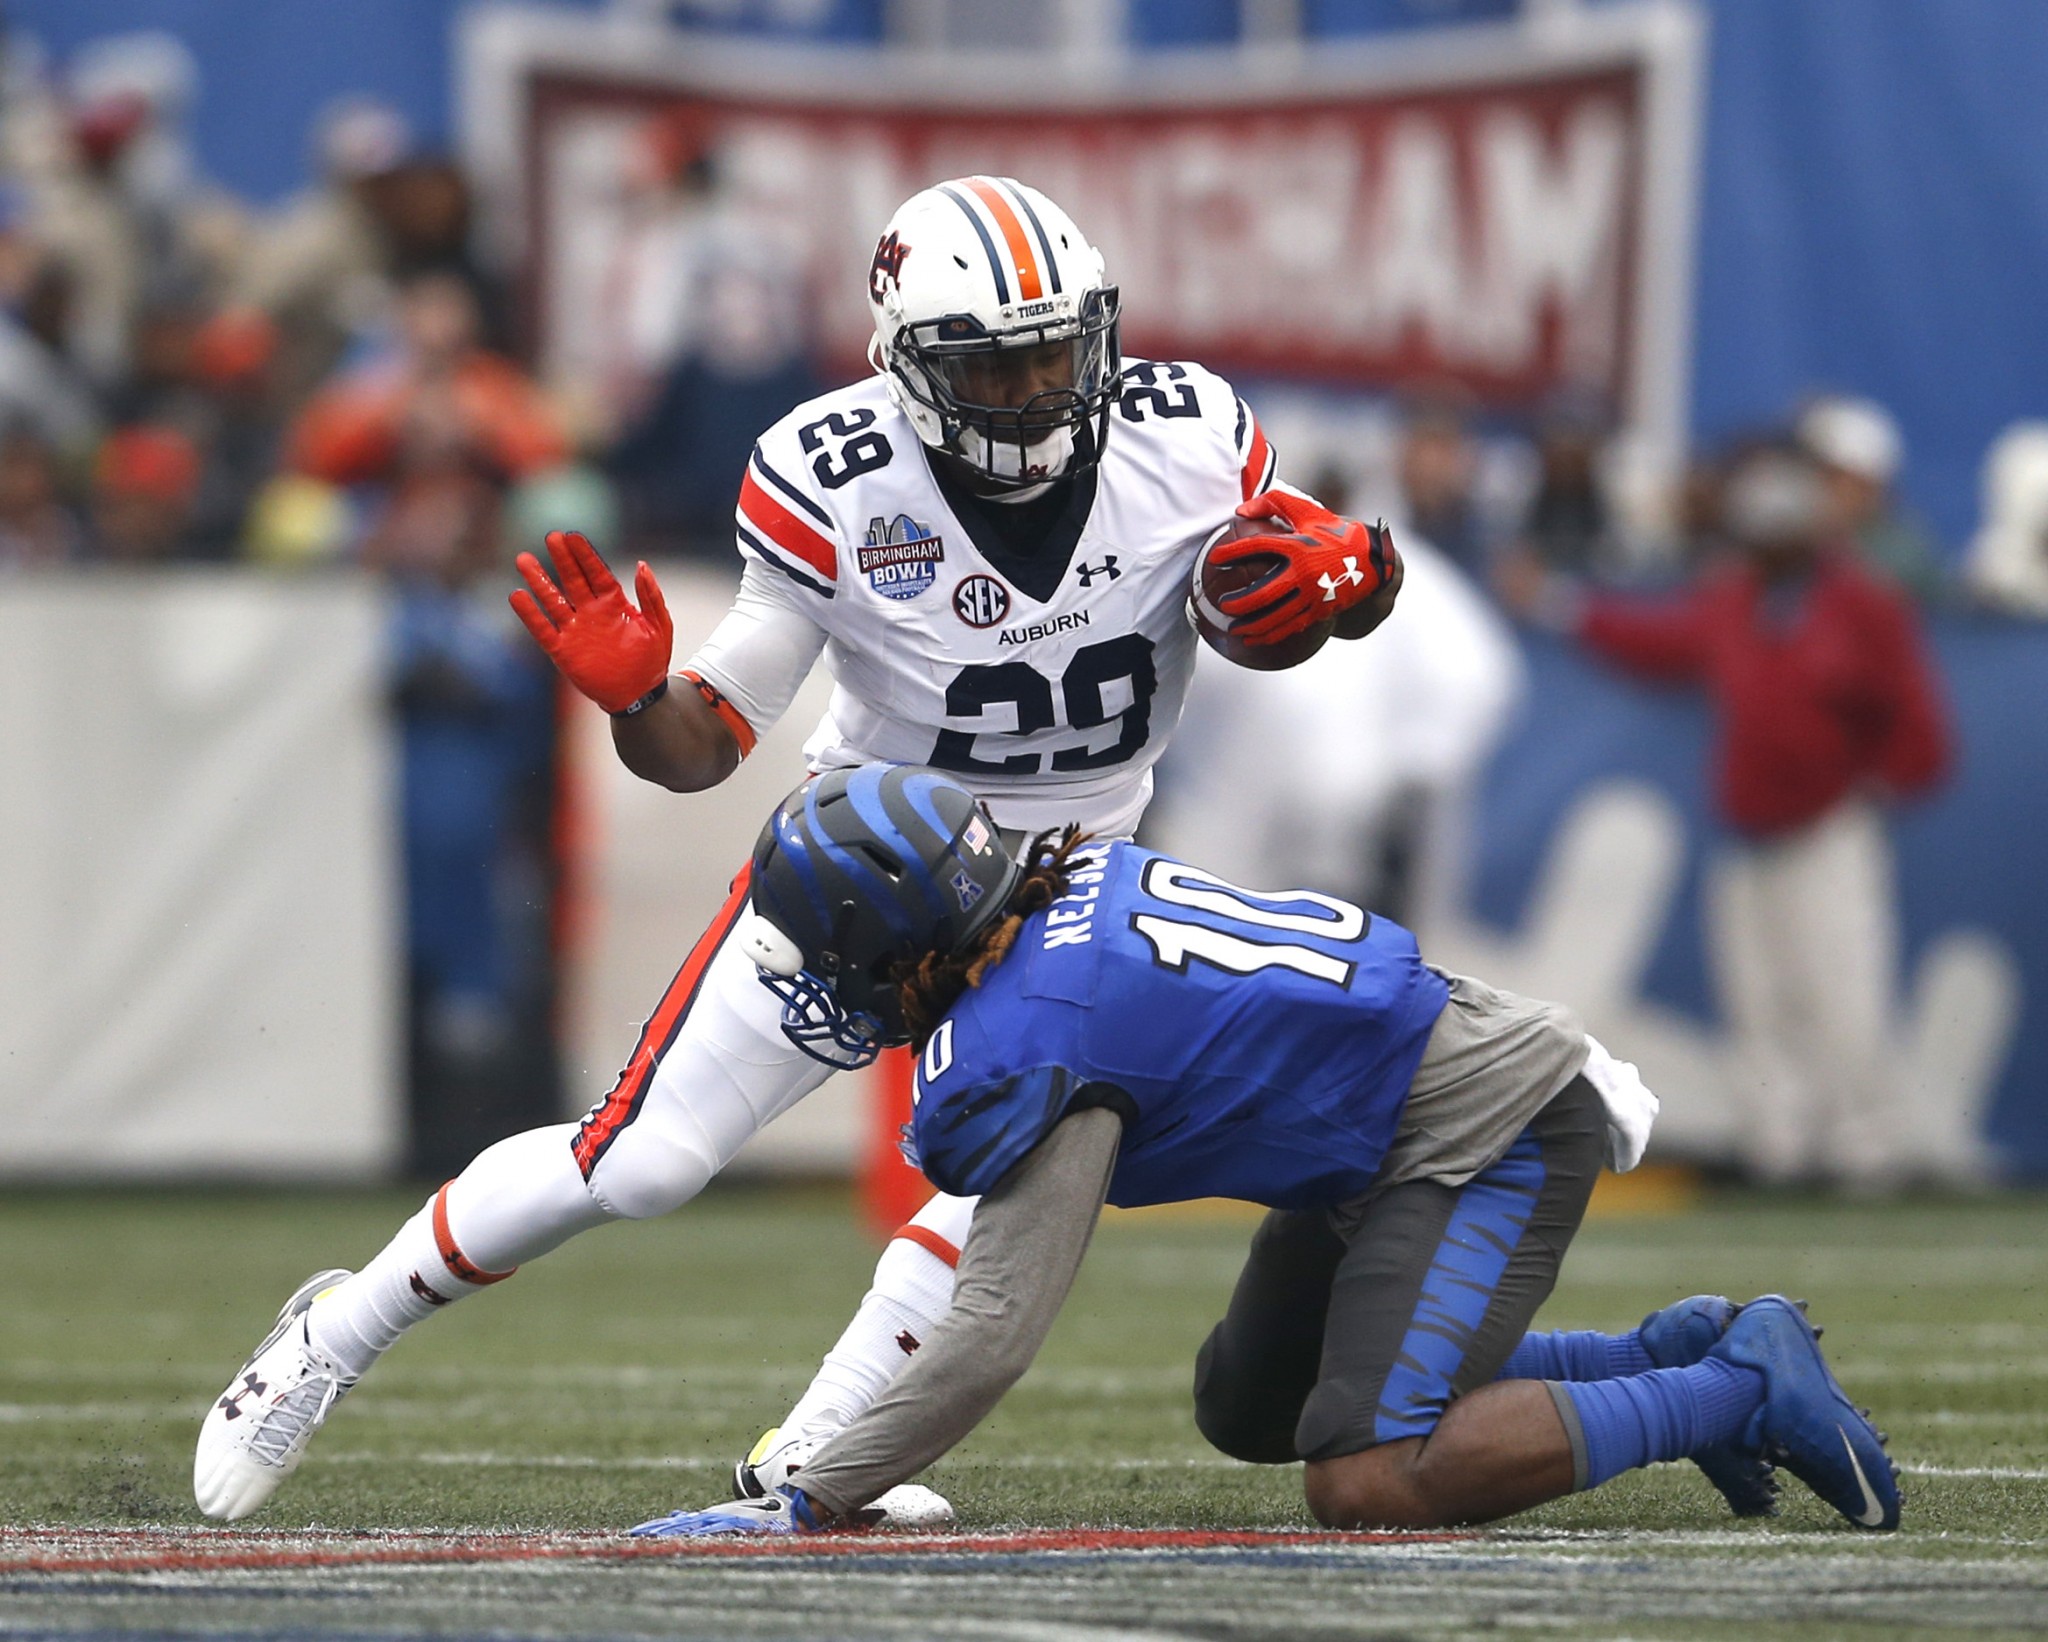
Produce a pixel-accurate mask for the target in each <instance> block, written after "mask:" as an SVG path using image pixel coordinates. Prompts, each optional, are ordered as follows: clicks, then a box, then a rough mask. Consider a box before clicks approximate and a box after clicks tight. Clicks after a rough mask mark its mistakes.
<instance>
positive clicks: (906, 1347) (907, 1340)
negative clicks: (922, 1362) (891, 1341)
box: [896, 1328, 924, 1357]
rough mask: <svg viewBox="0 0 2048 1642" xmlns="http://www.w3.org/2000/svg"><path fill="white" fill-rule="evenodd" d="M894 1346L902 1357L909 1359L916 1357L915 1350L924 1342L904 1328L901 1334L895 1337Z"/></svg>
mask: <svg viewBox="0 0 2048 1642" xmlns="http://www.w3.org/2000/svg"><path fill="white" fill-rule="evenodd" d="M896 1344H897V1345H898V1346H899V1347H900V1348H901V1349H902V1352H903V1355H904V1356H906V1357H910V1356H914V1355H916V1352H917V1348H918V1347H919V1346H921V1345H923V1344H924V1342H923V1341H922V1340H920V1339H919V1338H918V1337H917V1336H916V1335H915V1334H912V1333H911V1332H910V1330H909V1329H907V1328H906V1329H905V1330H904V1331H903V1332H902V1333H901V1334H899V1335H897V1336H896Z"/></svg>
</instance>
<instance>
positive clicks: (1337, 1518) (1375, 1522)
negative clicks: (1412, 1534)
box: [1302, 1437, 1450, 1528]
mask: <svg viewBox="0 0 2048 1642" xmlns="http://www.w3.org/2000/svg"><path fill="white" fill-rule="evenodd" d="M1422 1447H1423V1439H1422V1438H1420V1437H1404V1438H1402V1439H1401V1440H1400V1441H1399V1442H1389V1443H1381V1444H1379V1445H1377V1446H1375V1447H1372V1448H1367V1449H1362V1450H1361V1451H1360V1452H1358V1453H1356V1454H1342V1455H1338V1456H1337V1457H1336V1458H1334V1459H1325V1460H1311V1461H1309V1463H1308V1465H1307V1466H1306V1467H1305V1468H1304V1469H1303V1472H1302V1491H1303V1493H1304V1495H1305V1496H1306V1498H1307V1500H1308V1508H1309V1514H1310V1515H1311V1516H1313V1517H1314V1518H1315V1519H1316V1521H1317V1522H1319V1523H1321V1524H1322V1525H1323V1526H1324V1527H1325V1528H1444V1527H1449V1526H1450V1519H1449V1517H1448V1515H1447V1514H1446V1511H1445V1509H1444V1507H1443V1506H1442V1505H1441V1504H1440V1503H1439V1502H1438V1501H1436V1500H1435V1499H1433V1498H1432V1497H1431V1494H1430V1491H1429V1488H1428V1484H1427V1480H1426V1478H1425V1477H1424V1476H1423V1474H1422V1469H1421V1467H1420V1466H1419V1465H1418V1464H1417V1463H1416V1462H1417V1461H1418V1460H1419V1459H1420V1458H1421V1455H1422Z"/></svg>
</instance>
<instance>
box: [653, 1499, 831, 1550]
mask: <svg viewBox="0 0 2048 1642" xmlns="http://www.w3.org/2000/svg"><path fill="white" fill-rule="evenodd" d="M828 1526H830V1524H828V1523H827V1522H826V1521H825V1520H824V1519H823V1518H821V1517H820V1516H819V1514H818V1508H817V1506H815V1505H814V1504H813V1503H812V1502H811V1498H810V1496H809V1495H808V1494H806V1493H804V1492H803V1490H802V1489H800V1488H786V1487H785V1488H778V1489H776V1490H775V1491H774V1492H773V1493H771V1494H768V1495H766V1496H765V1497H764V1498H761V1499H729V1500H725V1501H724V1502H722V1503H720V1504H718V1505H713V1506H709V1507H707V1508H706V1509H704V1510H702V1511H671V1512H669V1514H668V1515H667V1516H665V1517H656V1518H655V1519H654V1520H653V1521H652V1522H643V1523H641V1524H640V1525H639V1527H637V1528H634V1529H633V1530H631V1532H632V1537H633V1538H635V1539H674V1538H683V1539H704V1538H708V1537H709V1536H711V1535H713V1534H816V1533H822V1532H823V1531H824V1530H825V1528H827V1527H828Z"/></svg>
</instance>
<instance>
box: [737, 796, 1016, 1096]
mask: <svg viewBox="0 0 2048 1642" xmlns="http://www.w3.org/2000/svg"><path fill="white" fill-rule="evenodd" d="M1019 871H1020V869H1019V867H1018V864H1017V862H1016V860H1015V858H1014V857H1013V856H1012V855H1011V854H1010V851H1009V849H1008V848H1007V847H1006V846H1005V845H1004V843H1003V840H1002V837H1001V835H1000V834H999V833H998V832H997V831H996V828H995V824H994V823H993V822H992V821H991V820H990V819H989V817H988V812H987V811H985V810H984V809H983V808H982V807H981V804H980V803H979V801H978V800H977V799H976V798H975V796H974V795H973V794H972V793H970V792H969V791H968V790H967V789H966V788H965V787H963V786H961V785H960V784H959V783H958V782H957V781H954V780H952V779H950V778H949V777H947V776H943V775H940V774H939V773H938V772H937V771H936V770H927V769H921V768H919V767H917V766H915V765H908V764H863V765H860V766H858V767H856V768H854V769H850V770H830V771H827V772H826V773H825V774H823V775H819V776H813V777H812V778H811V779H810V780H809V781H806V782H805V783H804V784H803V785H802V786H801V787H799V788H797V790H796V791H795V792H793V793H791V794H790V795H789V797H788V798H786V799H784V800H783V802H782V804H781V806H780V807H779V808H778V809H777V810H776V812H775V813H774V815H772V816H770V817H769V819H768V824H767V826H765V827H764V828H762V830H761V838H760V842H759V843H757V844H756V845H755V846H754V860H753V892H754V910H753V913H752V915H751V916H749V917H748V918H747V919H745V920H743V921H742V923H741V925H740V927H739V929H738V930H737V931H736V936H737V939H738V940H739V942H740V944H741V948H742V950H744V951H745V952H746V953H747V954H748V955H749V956H750V957H752V958H753V960H754V962H755V964H756V965H757V966H758V967H759V969H760V971H761V981H762V983H763V984H764V985H765V986H767V987H768V988H769V990H771V991H772V992H774V993H775V994H776V995H777V996H778V997H780V998H781V999H782V1004H783V1008H782V1030H783V1033H784V1035H785V1036H786V1037H788V1038H789V1039H790V1041H791V1042H793V1043H795V1044H796V1045H797V1047H798V1048H800V1049H802V1050H803V1051H804V1052H805V1053H806V1054H808V1055H810V1056H812V1057H813V1058H814V1059H817V1060H822V1061H824V1062H825V1063H826V1064H828V1065H831V1066H840V1067H855V1066H865V1065H866V1064H867V1063H868V1062H869V1061H871V1060H873V1059H874V1058H875V1056H876V1055H877V1054H878V1053H879V1052H880V1051H881V1050H882V1049H883V1048H884V1047H886V1046H887V1045H889V1044H891V1043H901V1042H904V1041H906V1035H905V1032H904V1028H903V1016H902V1011H901V1008H900V1007H899V1005H898V1002H897V990H896V982H895V979H894V971H895V968H896V965H897V964H898V963H899V962H900V961H902V960H904V959H907V958H915V957H918V956H921V955H922V954H924V953H926V952H934V951H936V952H953V951H957V950H958V949H959V948H960V947H962V946H964V945H966V944H967V943H968V942H969V941H971V940H972V939H973V938H974V937H975V936H976V935H978V934H980V933H981V931H982V929H983V928H984V926H986V925H987V923H988V922H989V920H990V919H991V918H993V917H994V916H995V915H996V914H997V913H998V912H999V911H1000V910H1001V909H1002V906H1003V903H1004V902H1005V901H1007V900H1008V899H1009V896H1010V891H1011V890H1012V889H1013V888H1014V887H1015V886H1016V882H1017V878H1018V874H1019Z"/></svg>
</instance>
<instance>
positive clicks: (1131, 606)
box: [713, 363, 1274, 835]
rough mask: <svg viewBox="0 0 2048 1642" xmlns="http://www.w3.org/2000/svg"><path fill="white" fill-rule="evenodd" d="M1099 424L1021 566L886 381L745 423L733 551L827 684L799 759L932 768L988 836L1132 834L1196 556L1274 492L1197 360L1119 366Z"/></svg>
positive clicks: (1261, 446)
mask: <svg viewBox="0 0 2048 1642" xmlns="http://www.w3.org/2000/svg"><path fill="white" fill-rule="evenodd" d="M1110 422H1111V431H1110V435H1109V438H1108V440H1107V442H1106V444H1105V447H1104V451H1103V455H1102V460H1101V462H1100V463H1099V464H1098V466H1097V468H1096V470H1095V473H1094V474H1093V476H1092V477H1091V476H1088V475H1085V474H1084V475H1082V476H1081V477H1079V478H1077V479H1076V480H1075V481H1073V483H1074V484H1075V485H1076V486H1078V487H1080V489H1079V492H1078V494H1077V495H1076V499H1075V505H1074V506H1072V507H1070V508H1069V510H1068V511H1069V513H1071V514H1078V512H1079V503H1081V502H1086V503H1087V508H1086V513H1085V516H1084V517H1080V518H1078V521H1076V520H1075V519H1071V518H1070V519H1068V520H1067V521H1066V528H1065V530H1064V532H1062V533H1059V535H1057V536H1056V538H1055V539H1053V540H1049V541H1047V542H1046V543H1045V544H1044V545H1043V547H1042V548H1034V549H1033V558H1034V559H1037V560H1040V561H1041V562H1037V563H1034V564H1032V565H1030V566H1028V567H1026V568H1025V569H1020V567H1019V566H1018V564H1017V562H1016V560H1015V559H1013V558H1007V557H1006V556H1005V555H1004V553H1003V552H1002V551H1000V548H999V547H998V548H994V549H993V550H991V549H987V548H985V547H984V546H983V545H978V544H977V540H976V538H975V536H974V535H972V534H970V525H969V523H967V522H963V514H965V515H967V516H968V518H970V519H972V517H973V509H971V508H970V507H969V506H968V505H966V504H964V503H963V505H962V507H961V508H960V509H958V510H956V509H955V507H954V506H953V505H952V504H951V503H950V502H949V500H948V497H947V494H946V492H945V491H944V490H942V488H941V487H940V485H939V483H938V481H937V480H936V479H935V478H934V476H933V473H932V469H931V466H930V464H929V462H928V461H927V459H926V454H925V449H924V447H923V445H922V444H921V443H920V442H919V441H918V438H917V435H916V432H915V430H914V429H913V428H912V427H911V426H910V423H909V421H908V419H907V418H906V417H904V416H903V414H902V413H901V412H900V411H899V410H897V409H896V407H895V406H894V404H892V403H891V401H890V399H889V395H888V389H887V385H886V383H885V382H884V381H883V380H882V379H880V378H874V379H871V380H869V381H865V382H860V383H857V384H854V385H852V386H850V387H846V388H842V389H839V390H837V391H836V392H833V393H829V394H826V395H824V396H822V397H821V398H818V399H814V400H812V401H810V402H809V403H808V404H805V405H803V406H801V407H799V408H798V409H797V410H796V411H794V412H792V413H791V414H790V415H789V416H788V417H785V418H784V419H783V420H782V421H781V422H778V423H777V424H776V425H775V426H774V427H772V428H770V429H769V430H768V432H767V433H766V434H764V435H763V436H762V438H761V440H760V442H759V444H758V445H756V447H755V449H754V453H753V457H752V459H751V460H750V462H749V464H748V470H747V474H746V478H745V480H744V482H743V483H742V486H741V491H740V500H739V507H738V513H737V523H738V536H739V544H740V550H741V552H742V553H743V554H745V555H746V556H747V557H748V558H749V559H751V560H753V561H755V562H757V563H759V564H761V565H763V566H766V567H768V568H770V569H772V570H774V571H777V572H779V573H780V578H781V579H779V580H778V579H776V578H771V580H772V581H774V582H775V585H776V586H777V588H778V591H779V592H780V594H781V602H783V603H785V604H788V605H792V606H794V607H795V608H797V609H800V610H802V611H803V612H804V613H805V614H806V615H807V616H808V617H809V619H810V620H811V621H812V622H813V623H814V624H815V625H816V627H817V628H819V629H820V630H822V631H823V633H824V634H825V652H826V659H827V662H828V664H829V665H830V667H831V669H832V672H833V675H834V678H835V680H836V688H835V690H834V692H833V695H832V701H831V706H830V708H829V709H828V711H827V714H826V717H825V719H824V721H823V722H822V723H821V724H820V725H819V726H818V729H817V731H816V733H815V734H814V735H813V736H812V737H811V739H810V741H809V742H808V743H807V744H806V746H805V749H804V751H805V756H806V757H807V758H808V759H809V761H810V763H811V766H812V767H813V768H814V769H831V768H837V767H841V766H844V765H849V764H855V763H861V762H865V761H868V760H871V759H889V760H893V761H898V762H904V763H915V764H930V765H933V766H935V767H937V768H939V769H942V770H946V771H948V772H949V773H951V774H953V775H955V776H956V777H958V778H959V779H960V780H962V781H963V782H965V783H966V784H967V785H968V786H969V787H970V788H972V789H973V790H974V791H975V792H976V793H977V794H978V795H979V796H980V797H981V798H982V799H983V800H984V801H985V802H986V803H987V804H988V805H989V808H990V810H991V812H992V813H993V815H994V816H995V819H996V821H997V822H998V824H1000V825H1002V826H1005V827H1012V828H1017V829H1019V830H1025V831H1034V830H1037V829H1040V828H1044V827H1051V826H1056V825H1060V824H1063V823H1065V822H1068V821H1073V822H1078V823H1079V824H1080V825H1081V826H1083V827H1084V828H1086V829H1088V830H1089V831H1092V832H1096V833H1101V834H1107V835H1122V834H1128V833H1129V832H1130V831H1131V830H1132V829H1133V828H1135V826H1136V825H1137V822H1138V818H1139V816H1140V814H1141V813H1142V812H1143V810H1144V807H1145V803H1146V800H1147V799H1148V798H1149V797H1150V796H1151V790H1152V774H1151V771H1152V765H1153V763H1154V762H1155V760H1156V759H1157V758H1158V756H1159V753H1160V751H1161V749H1162V748H1163V747H1164V745H1165V743H1166V741H1167V739H1168V738H1169V737H1170V736H1171V735H1172V733H1173V728H1174V725H1175V724H1176V723H1177V722H1178V721H1179V718H1180V713H1181V706H1182V703H1183V700H1184V698H1185V695H1186V691H1187V685H1188V679H1189V676H1190V674H1191V673H1192V671H1193V668H1194V660H1195V657H1194V646H1195V636H1194V634H1193V632H1192V630H1191V629H1190V627H1189V625H1188V623H1187V620H1186V618H1185V613H1184V606H1185V600H1186V596H1187V589H1188V580H1189V573H1190V570H1191V567H1192V565H1193V561H1194V556H1195V553H1196V551H1197V550H1198V549H1199V547H1200V546H1201V544H1202V542H1203V540H1204V539H1205V538H1206V537H1207V536H1208V535H1209V534H1210V533H1211V532H1212V531H1214V530H1215V529H1216V528H1217V526H1219V525H1220V524H1222V523H1223V522H1224V521H1225V520H1227V519H1228V518H1229V517H1230V515H1231V512H1232V511H1233V510H1234V509H1235V508H1236V507H1237V505H1238V504H1239V503H1240V502H1242V501H1244V500H1245V499H1247V498H1248V497H1250V496H1253V495H1256V494H1257V493H1258V492H1259V491H1261V490H1264V489H1266V488H1268V487H1269V486H1270V485H1271V483H1272V477H1273V467H1274V460H1273V455H1272V452H1271V449H1270V448H1269V446H1268V445H1267V442H1266V439H1265V436H1264V435H1263V434H1262V433H1261V432H1260V431H1259V428H1258V425H1257V423H1256V422H1255V421H1254V420H1253V418H1252V416H1251V413H1250V412H1249V410H1248V409H1247V408H1246V407H1245V405H1244V403H1243V401H1242V400H1240V399H1238V397H1237V396H1236V395H1235V394H1234V393H1233V392H1232V391H1231V388H1230V386H1229V384H1228V383H1226V382H1224V381H1223V380H1222V379H1221V378H1219V377H1217V376H1215V375H1213V374H1211V373H1210V372H1208V371H1206V370H1204V369H1202V368H1201V367H1200V366H1197V365H1179V364H1145V363H1138V364H1134V365H1133V366H1131V367H1130V368H1129V369H1127V371H1126V373H1125V384H1124V388H1123V392H1122V396H1121V398H1120V399H1119V401H1118V403H1117V405H1116V406H1115V407H1114V408H1113V409H1112V411H1111V413H1110ZM1091 492H1092V499H1091ZM1002 505H1004V504H1001V503H984V504H982V508H983V510H985V511H987V510H993V509H994V508H996V507H1000V506H1002ZM1076 522H1078V534H1076V531H1075V528H1074V527H1075V524H1076ZM979 533H980V534H981V536H982V537H983V539H984V541H987V539H988V534H989V532H988V529H987V527H986V526H982V527H980V529H979ZM1063 551H1064V559H1063V561H1061V559H1060V555H1061V554H1062V552H1063ZM1047 558H1049V559H1051V560H1052V561H1054V562H1052V563H1046V562H1042V561H1043V560H1044V559H1047ZM1027 570H1028V572H1029V573H1027ZM1054 575H1056V576H1057V580H1056V581H1055V580H1053V579H1052V578H1053V576H1054ZM1020 580H1021V581H1030V582H1032V583H1034V584H1035V585H1034V588H1033V589H1032V590H1027V588H1026V587H1025V586H1023V585H1020ZM713 682H714V683H716V682H718V681H717V680H713Z"/></svg>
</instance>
